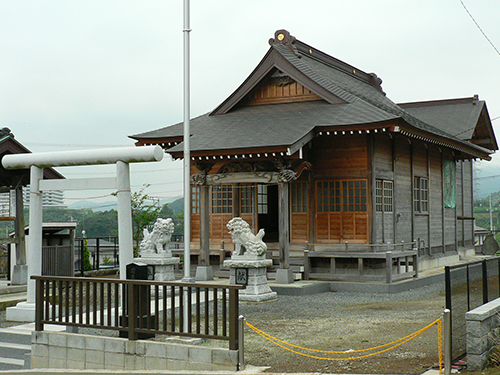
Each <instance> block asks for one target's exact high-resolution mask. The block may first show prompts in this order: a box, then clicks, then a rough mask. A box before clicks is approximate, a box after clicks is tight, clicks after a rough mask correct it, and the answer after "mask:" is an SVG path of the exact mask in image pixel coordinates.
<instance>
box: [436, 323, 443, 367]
mask: <svg viewBox="0 0 500 375" xmlns="http://www.w3.org/2000/svg"><path fill="white" fill-rule="evenodd" d="M437 326H438V352H439V353H438V356H439V373H440V374H442V373H443V320H442V319H439V321H438V323H437Z"/></svg>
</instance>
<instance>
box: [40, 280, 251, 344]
mask: <svg viewBox="0 0 500 375" xmlns="http://www.w3.org/2000/svg"><path fill="white" fill-rule="evenodd" d="M31 278H32V279H34V280H35V281H36V310H35V311H36V312H35V329H36V330H37V331H42V330H43V326H44V324H58V325H65V326H76V327H91V328H98V329H109V330H118V331H120V332H121V333H120V335H124V336H127V335H128V338H129V339H130V340H137V339H138V338H141V337H143V338H146V337H151V336H153V335H154V334H166V335H176V336H189V337H199V338H209V339H218V340H228V341H229V348H230V349H231V350H237V349H238V316H239V312H238V310H239V307H238V292H239V290H241V289H244V288H245V286H243V285H218V284H208V283H206V284H201V283H185V282H175V281H171V282H157V281H146V280H120V279H111V278H90V277H54V276H32V277H31ZM186 320H187V321H186ZM144 336H146V337H144Z"/></svg>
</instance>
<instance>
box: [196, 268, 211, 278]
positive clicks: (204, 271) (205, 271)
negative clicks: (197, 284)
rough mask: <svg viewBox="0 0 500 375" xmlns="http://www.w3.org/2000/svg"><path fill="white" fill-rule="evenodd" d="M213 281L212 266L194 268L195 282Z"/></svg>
mask: <svg viewBox="0 0 500 375" xmlns="http://www.w3.org/2000/svg"><path fill="white" fill-rule="evenodd" d="M213 279H214V271H213V269H212V266H198V267H196V277H195V280H196V281H210V280H213Z"/></svg>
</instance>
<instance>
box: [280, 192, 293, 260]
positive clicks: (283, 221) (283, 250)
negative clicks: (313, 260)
mask: <svg viewBox="0 0 500 375" xmlns="http://www.w3.org/2000/svg"><path fill="white" fill-rule="evenodd" d="M278 194H279V199H278V209H279V219H278V220H279V246H280V268H284V269H288V268H289V267H290V235H289V231H290V210H289V184H288V183H280V184H278Z"/></svg>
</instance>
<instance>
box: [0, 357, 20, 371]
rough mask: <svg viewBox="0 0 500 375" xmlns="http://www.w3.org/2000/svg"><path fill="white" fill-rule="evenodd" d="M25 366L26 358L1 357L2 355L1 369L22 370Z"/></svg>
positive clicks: (0, 359) (0, 360)
mask: <svg viewBox="0 0 500 375" xmlns="http://www.w3.org/2000/svg"><path fill="white" fill-rule="evenodd" d="M23 368H24V359H23V360H21V359H15V358H1V357H0V371H5V370H22V369H23Z"/></svg>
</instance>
